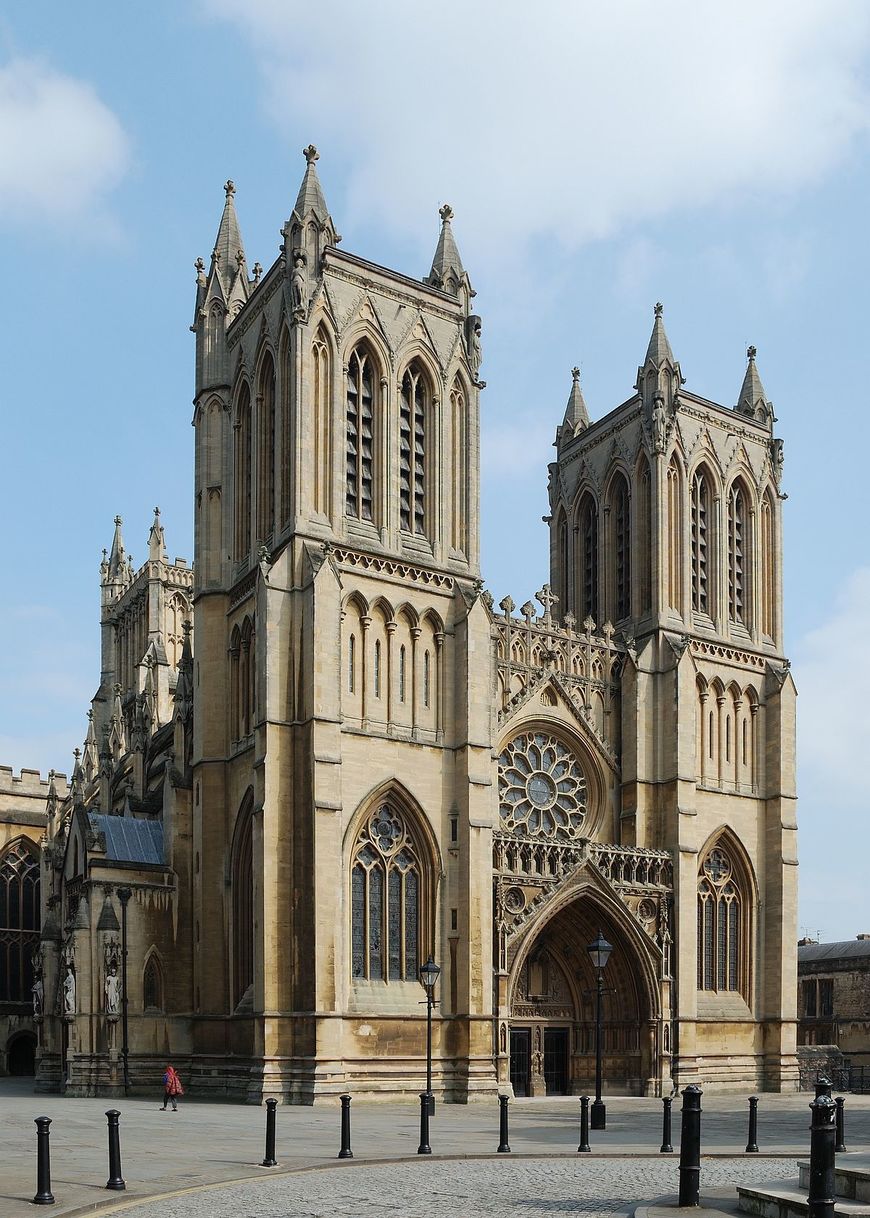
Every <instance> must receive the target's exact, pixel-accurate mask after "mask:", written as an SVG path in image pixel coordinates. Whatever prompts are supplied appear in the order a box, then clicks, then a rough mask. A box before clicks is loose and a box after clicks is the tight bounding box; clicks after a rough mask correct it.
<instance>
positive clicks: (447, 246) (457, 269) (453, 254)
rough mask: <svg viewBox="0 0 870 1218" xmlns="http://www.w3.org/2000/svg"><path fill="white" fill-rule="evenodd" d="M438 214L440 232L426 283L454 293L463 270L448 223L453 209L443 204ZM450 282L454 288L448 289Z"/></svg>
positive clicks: (463, 272) (447, 204) (451, 217)
mask: <svg viewBox="0 0 870 1218" xmlns="http://www.w3.org/2000/svg"><path fill="white" fill-rule="evenodd" d="M438 214H439V216H440V217H441V232H440V234H439V237H438V245H437V246H436V248H435V257H434V258H433V259H432V269H431V270H430V272H429V275H428V278H427V280H426V282H427V283H431V284H433V285H434V286H435V287H439V288H445V290H450V291H453V292H454V293H455V292H456V291H457V290H458V287H459V284H460V282H461V280H462V277H463V275H464V274H465V268H464V267H463V265H462V259H461V258H460V256H459V250H458V248H457V246H456V238H455V237H454V236H453V228H452V226H451V223H450V221H451V220H452V219H453V215H454V212H453V208H452V207H451V206H450V204H449V203H445V204H443V206H442V207H439V209H438ZM451 281H452V282H453V283H454V284H455V287H452V288H448V287H447V285H448V284H449V283H450V282H451Z"/></svg>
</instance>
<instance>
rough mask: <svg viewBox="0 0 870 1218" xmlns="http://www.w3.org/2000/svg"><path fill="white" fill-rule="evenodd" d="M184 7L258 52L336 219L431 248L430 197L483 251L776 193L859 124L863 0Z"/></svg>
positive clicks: (226, 1)
mask: <svg viewBox="0 0 870 1218" xmlns="http://www.w3.org/2000/svg"><path fill="white" fill-rule="evenodd" d="M200 3H201V6H202V8H203V10H204V11H205V12H206V13H207V14H208V15H209V16H211V17H216V18H219V19H223V20H226V21H227V22H230V23H232V24H233V25H235V26H236V27H237V28H240V29H241V31H242V33H243V34H244V35H246V36H247V37H248V39H249V40H250V42H251V43H252V45H253V47H254V50H255V55H256V59H255V62H256V66H257V68H258V69H259V71H260V73H261V77H262V82H263V87H264V96H265V104H266V106H267V108H268V111H269V112H270V114H271V116H272V118H273V120H274V121H275V124H276V126H277V127H278V128H279V129H280V130H281V131H286V130H287V127H288V123H292V126H293V128H294V130H297V131H301V130H303V129H304V131H305V132H306V133H307V134H308V136H309V137H310V138H311V139H313V140H314V141H315V142H316V143H318V144H320V145H321V151H322V152H323V153H324V155H325V156H329V157H330V158H333V157H334V158H336V159H337V160H340V162H341V165H342V170H343V171H344V170H349V187H348V198H347V199H346V200H345V201H344V202H343V206H344V207H345V208H346V209H349V210H350V211H351V213H352V215H351V217H350V219H354V218H355V217H356V216H357V215H360V216H361V215H363V214H370V213H371V212H372V211H374V212H376V213H380V222H381V223H384V222H385V223H387V224H390V225H393V226H394V227H395V228H397V229H398V230H399V231H402V232H405V233H411V234H413V235H416V236H418V237H422V236H423V234H425V240H426V241H427V242H428V241H429V240H430V239H431V230H432V228H433V225H434V223H436V222H437V221H436V219H435V216H434V209H435V206H436V205H437V204H438V203H440V202H441V201H442V200H443V199H444V198H445V197H446V198H449V200H450V201H451V202H452V203H453V204H454V206H455V207H456V209H457V212H458V227H459V231H460V235H461V238H464V237H465V235H468V236H469V237H471V238H473V241H474V244H475V247H476V248H477V249H478V251H479V254H478V256H481V253H482V251H483V249H484V248H486V247H488V249H487V252H488V253H489V254H490V255H491V256H492V255H494V254H495V253H496V252H497V251H498V250H499V248H500V249H501V252H502V255H503V254H504V249H505V243H506V242H507V243H510V242H511V241H513V242H515V243H516V242H523V241H524V240H525V241H528V242H530V243H533V242H534V240H535V239H536V238H538V237H541V236H547V237H556V238H557V239H558V240H559V241H561V242H562V243H563V244H564V245H565V246H566V247H567V248H570V247H572V246H575V245H576V244H578V243H580V242H582V241H584V240H588V239H590V238H594V237H599V236H604V235H608V234H610V233H612V232H615V231H617V230H619V229H620V228H622V227H624V226H629V225H632V224H634V223H635V222H636V221H638V220H644V219H647V218H649V217H654V216H657V215H662V214H665V213H667V212H671V211H673V210H675V209H684V208H692V207H696V206H703V205H710V204H715V203H717V202H729V203H733V202H735V201H736V202H741V201H742V202H748V203H750V204H751V203H753V202H755V201H756V200H757V199H758V197H759V195H762V194H765V193H768V192H773V193H781V192H786V193H787V192H789V191H791V190H793V189H794V188H795V187H799V186H801V185H803V184H805V183H807V182H812V181H814V180H816V179H818V178H819V177H820V175H822V174H824V173H825V171H826V170H828V169H829V168H831V167H832V166H834V165H836V164H837V163H838V162H840V161H842V160H843V158H844V157H845V156H846V155H847V154H848V152H849V150H850V149H851V148H852V146H853V144H854V142H855V139H856V137H858V136H860V135H863V134H865V133H866V132H867V128H868V113H870V109H868V106H867V88H866V85H865V83H864V79H863V75H862V73H863V70H864V64H865V58H866V55H867V51H868V43H870V6H867V5H866V4H862V3H861V2H860V0H833V2H832V3H830V4H826V5H818V4H813V3H809V2H808V0H798V2H795V0H769V2H768V3H765V4H763V5H758V4H756V3H754V2H753V0H733V2H732V3H730V4H727V5H722V4H716V3H714V2H713V0H657V3H655V4H650V3H649V0H621V2H620V3H619V4H600V3H597V2H596V0H550V2H549V3H547V4H544V5H538V6H533V5H529V4H528V3H527V2H526V0H480V2H479V3H477V4H475V5H469V4H468V3H466V2H465V0H442V2H441V3H439V4H438V5H437V6H432V5H429V6H422V5H408V4H407V3H406V0H379V3H378V4H376V5H363V4H350V3H348V2H347V0H323V3H321V4H320V5H317V6H303V5H300V4H288V3H287V2H286V0H248V2H247V3H246V4H245V5H239V4H237V3H236V2H235V0H200ZM337 218H338V219H339V220H342V219H344V220H345V221H347V220H348V219H349V217H348V216H347V215H346V214H344V215H342V216H340V217H337ZM508 248H511V247H510V245H508ZM513 248H514V249H516V252H517V256H520V255H521V254H523V253H524V252H525V251H524V250H522V248H521V247H520V248H518V247H517V246H516V244H515V245H514V246H513Z"/></svg>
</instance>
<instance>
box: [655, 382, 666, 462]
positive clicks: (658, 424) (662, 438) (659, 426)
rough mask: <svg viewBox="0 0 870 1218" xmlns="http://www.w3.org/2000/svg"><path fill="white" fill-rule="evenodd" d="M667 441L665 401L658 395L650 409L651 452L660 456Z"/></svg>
mask: <svg viewBox="0 0 870 1218" xmlns="http://www.w3.org/2000/svg"><path fill="white" fill-rule="evenodd" d="M667 440H668V420H667V415H666V414H665V399H664V398H663V397H662V395H661V394H660V393H657V394H656V395H655V398H654V399H653V408H652V442H653V452H654V453H658V454H662V453H663V452H664V451H665V445H666V444H667Z"/></svg>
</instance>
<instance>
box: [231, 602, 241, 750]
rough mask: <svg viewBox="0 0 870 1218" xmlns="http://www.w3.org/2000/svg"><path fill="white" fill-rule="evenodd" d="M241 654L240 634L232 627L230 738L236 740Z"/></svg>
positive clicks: (238, 722) (237, 736) (239, 721)
mask: <svg viewBox="0 0 870 1218" xmlns="http://www.w3.org/2000/svg"><path fill="white" fill-rule="evenodd" d="M241 656H242V634H241V631H240V630H239V628H238V626H234V627H233V633H232V635H231V636H230V699H229V701H230V739H231V740H238V739H239V737H240V735H241V728H242V724H241V685H240V680H241V672H240V670H241Z"/></svg>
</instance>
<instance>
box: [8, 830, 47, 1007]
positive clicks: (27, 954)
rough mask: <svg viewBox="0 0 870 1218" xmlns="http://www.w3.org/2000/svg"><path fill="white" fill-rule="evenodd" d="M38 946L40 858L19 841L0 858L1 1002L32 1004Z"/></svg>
mask: <svg viewBox="0 0 870 1218" xmlns="http://www.w3.org/2000/svg"><path fill="white" fill-rule="evenodd" d="M38 947H39V857H38V855H37V853H36V850H35V848H34V847H32V846H30V844H29V843H27V842H25V841H23V840H21V839H19V840H18V841H17V842H14V843H13V844H12V845H11V846H10V847H9V848H8V849H7V850H6V852H5V853H4V854H3V855H2V857H0V1002H27V1003H29V1002H30V1001H31V986H32V985H33V955H34V952H35V951H36V950H37V948H38Z"/></svg>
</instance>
